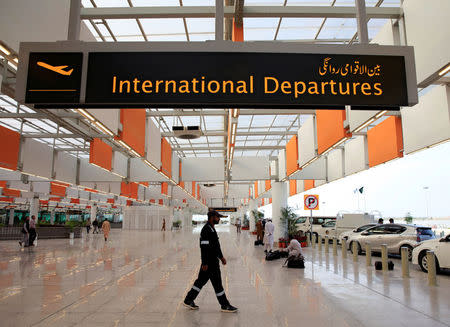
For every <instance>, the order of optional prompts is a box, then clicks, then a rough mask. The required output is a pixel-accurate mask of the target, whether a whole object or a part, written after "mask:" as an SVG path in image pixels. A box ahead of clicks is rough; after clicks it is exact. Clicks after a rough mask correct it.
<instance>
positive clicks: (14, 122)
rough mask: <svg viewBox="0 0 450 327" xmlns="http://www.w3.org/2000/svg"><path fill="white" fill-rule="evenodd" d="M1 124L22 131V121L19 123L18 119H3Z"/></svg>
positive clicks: (0, 121)
mask: <svg viewBox="0 0 450 327" xmlns="http://www.w3.org/2000/svg"><path fill="white" fill-rule="evenodd" d="M0 124H2V125H3V126H5V127H6V128H12V129H15V130H20V125H21V123H20V121H18V120H17V119H12V118H5V119H1V120H0Z"/></svg>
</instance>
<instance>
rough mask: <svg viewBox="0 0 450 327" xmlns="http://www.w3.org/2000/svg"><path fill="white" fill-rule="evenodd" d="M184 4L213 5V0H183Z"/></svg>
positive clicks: (214, 3)
mask: <svg viewBox="0 0 450 327" xmlns="http://www.w3.org/2000/svg"><path fill="white" fill-rule="evenodd" d="M183 5H184V6H215V5H216V1H215V0H183Z"/></svg>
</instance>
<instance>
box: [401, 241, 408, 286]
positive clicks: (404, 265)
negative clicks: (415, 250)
mask: <svg viewBox="0 0 450 327" xmlns="http://www.w3.org/2000/svg"><path fill="white" fill-rule="evenodd" d="M400 251H401V252H400V254H401V255H402V277H403V278H408V277H409V259H408V252H409V251H408V248H406V247H403V248H401V250H400Z"/></svg>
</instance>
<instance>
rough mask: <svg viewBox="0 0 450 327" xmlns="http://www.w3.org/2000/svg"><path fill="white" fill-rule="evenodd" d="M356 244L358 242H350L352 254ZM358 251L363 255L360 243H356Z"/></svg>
mask: <svg viewBox="0 0 450 327" xmlns="http://www.w3.org/2000/svg"><path fill="white" fill-rule="evenodd" d="M354 242H356V241H352V242H350V252H351V253H353V243H354ZM356 249H357V252H358V254H361V253H362V250H361V245H360V244H359V242H356Z"/></svg>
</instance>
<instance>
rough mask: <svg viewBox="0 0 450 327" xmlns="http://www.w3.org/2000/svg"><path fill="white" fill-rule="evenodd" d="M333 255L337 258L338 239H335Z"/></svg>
mask: <svg viewBox="0 0 450 327" xmlns="http://www.w3.org/2000/svg"><path fill="white" fill-rule="evenodd" d="M333 255H334V256H337V238H336V237H333Z"/></svg>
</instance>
